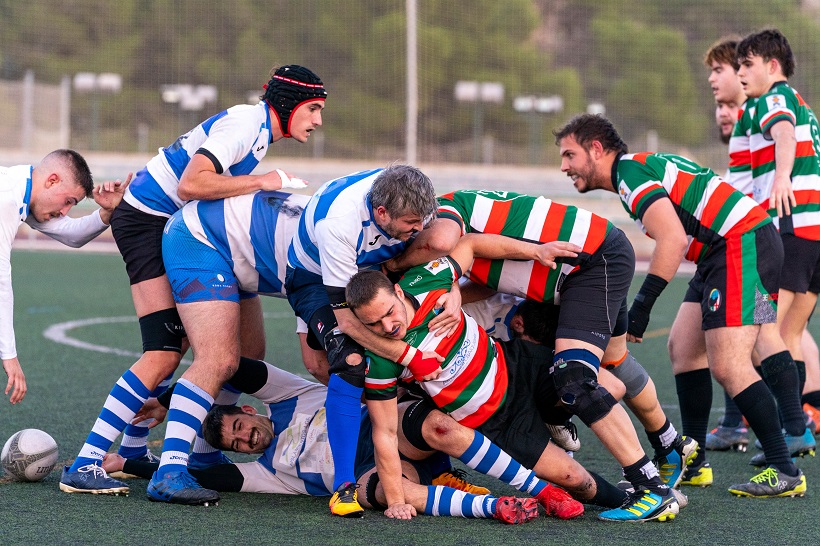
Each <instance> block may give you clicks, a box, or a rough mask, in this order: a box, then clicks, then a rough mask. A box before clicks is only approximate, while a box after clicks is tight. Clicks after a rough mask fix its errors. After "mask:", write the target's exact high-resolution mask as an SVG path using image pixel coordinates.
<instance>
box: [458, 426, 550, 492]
mask: <svg viewBox="0 0 820 546" xmlns="http://www.w3.org/2000/svg"><path fill="white" fill-rule="evenodd" d="M474 434H475V435H474V436H473V442H472V443H471V444H470V447H468V448H467V451H465V452H464V453H462V454H461V456H459V458H458V460H459V461H461V462H462V463H464V464H466V465H467V466H469V467H470V468H472V469H473V470H477V471H479V472H481V473H482V474H486V475H488V476H492V477H494V478H498V479H499V480H501V481H502V482H504V483H508V484H510V485H511V486H513V487H515V488H516V489H518V490H519V491H522V492H526V493H529V494H530V495H532V496H533V497H534V496H536V495H538V493H540V492H541V491H542V490H543V489H544V488H545V487H547V485H548V484H547V482H545V481H544V480H542V479H540V478H539V477H538V476H536V475H535V472H533V471H532V470H529V469H527V468H524V467H523V466H521V465H520V464H519V463H518V462H517V461H516V460H515V459H513V458H512V457H510V456H509V454H507V452H506V451H504V450H503V449H501V448H500V447H498V446H497V445H495V444H494V443H492V442H491V441H490V440H489V439H487V438H486V437H485V436H484V435H483V434H481V433H480V432H478V431H474Z"/></svg>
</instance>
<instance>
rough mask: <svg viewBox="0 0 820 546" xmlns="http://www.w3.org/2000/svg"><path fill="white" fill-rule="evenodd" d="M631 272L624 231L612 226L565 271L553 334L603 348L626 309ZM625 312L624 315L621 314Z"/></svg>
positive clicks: (632, 261)
mask: <svg viewBox="0 0 820 546" xmlns="http://www.w3.org/2000/svg"><path fill="white" fill-rule="evenodd" d="M634 273H635V251H634V250H633V249H632V244H631V243H630V242H629V239H627V237H626V235H624V232H623V231H621V230H620V229H618V228H614V227H613V228H612V229H611V230H610V232H609V233H608V234H607V236H606V239H604V242H603V244H602V245H601V247H600V248H599V249H598V250H597V251H596V252H595V253H594V254H592V255H591V256H590V258H589V260H587V261H586V262H584V263H582V264H581V266H580V268H579V269H578V270H577V271H575V272H573V273H571V274H570V275H568V276H567V277H566V278H565V279H564V283H563V285H562V286H561V288H560V291H559V293H560V295H561V302H560V304H561V311H560V315H559V317H558V329H557V331H556V336H555V337H556V338H558V339H577V340H580V341H585V342H587V343H591V344H593V345H595V346H596V347H598V348H599V349H601V350H604V349H606V346H607V344H608V343H609V338H610V337H611V336H612V334H613V332H614V331H615V328H616V325H618V324H619V322H618V318H619V317H620V316H621V315H622V313H623V312H624V311H625V310H626V309H625V303H626V297H627V294H628V292H629V285H630V284H631V283H632V276H633V275H634ZM624 316H625V315H624Z"/></svg>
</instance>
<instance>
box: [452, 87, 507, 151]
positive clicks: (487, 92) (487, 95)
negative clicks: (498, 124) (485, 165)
mask: <svg viewBox="0 0 820 546" xmlns="http://www.w3.org/2000/svg"><path fill="white" fill-rule="evenodd" d="M455 98H456V100H457V101H459V102H471V103H473V163H478V162H479V161H480V160H481V137H482V136H483V133H484V104H485V103H490V104H501V103H503V102H504V84H502V83H500V82H476V81H465V80H460V81H457V82H456V87H455Z"/></svg>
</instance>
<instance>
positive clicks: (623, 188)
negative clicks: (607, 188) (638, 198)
mask: <svg viewBox="0 0 820 546" xmlns="http://www.w3.org/2000/svg"><path fill="white" fill-rule="evenodd" d="M618 195H620V196H621V199H622V200H623V201H624V202H627V201H629V196H630V195H632V192H631V191H630V190H629V186H627V185H626V182H625V181H623V180H621V183H620V184H618Z"/></svg>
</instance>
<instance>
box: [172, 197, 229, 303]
mask: <svg viewBox="0 0 820 546" xmlns="http://www.w3.org/2000/svg"><path fill="white" fill-rule="evenodd" d="M162 259H163V261H164V263H165V272H166V274H167V275H168V282H170V283H171V290H172V292H173V295H174V301H175V302H176V303H192V302H198V301H232V302H235V303H239V299H240V293H239V281H238V280H237V278H236V276H235V275H234V273H233V269H232V268H231V266H230V264H229V263H228V261H227V260H226V259H225V258H224V257H223V256H222V255H221V254H220V253H219V252H217V251H216V250H215V249H213V248H211V247H210V246H208V245H206V244H205V243H203V242H201V241H199V240H198V239H197V238H196V237H194V236H193V235H192V234H191V231H190V230H189V229H188V226H186V225H185V222H184V221H183V220H182V215H181V214H179V213H177V214H174V215H173V216H172V217H171V219H170V220H168V223H167V224H166V226H165V232H164V233H163V235H162Z"/></svg>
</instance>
